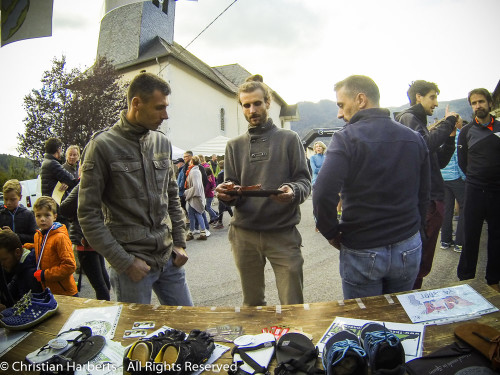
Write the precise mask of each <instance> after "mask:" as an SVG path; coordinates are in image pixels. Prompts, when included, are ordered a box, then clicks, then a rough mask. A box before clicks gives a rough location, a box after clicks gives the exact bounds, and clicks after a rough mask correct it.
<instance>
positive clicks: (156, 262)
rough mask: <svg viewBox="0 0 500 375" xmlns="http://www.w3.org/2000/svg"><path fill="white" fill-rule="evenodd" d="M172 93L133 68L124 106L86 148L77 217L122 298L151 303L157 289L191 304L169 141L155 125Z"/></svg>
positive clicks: (164, 297) (165, 297)
mask: <svg viewBox="0 0 500 375" xmlns="http://www.w3.org/2000/svg"><path fill="white" fill-rule="evenodd" d="M169 94H170V87H169V85H168V84H167V83H166V82H165V81H164V80H163V79H161V78H159V77H157V76H155V75H153V74H150V73H142V74H139V75H137V76H136V77H135V78H134V79H133V80H132V82H131V83H130V86H129V89H128V95H127V101H128V110H127V111H123V112H122V113H121V115H120V119H119V120H118V122H117V123H116V124H115V125H114V126H112V127H111V128H108V129H106V130H104V131H102V132H100V133H97V134H95V135H94V136H93V137H92V139H91V140H90V142H89V143H88V144H87V146H86V148H85V150H84V155H83V163H82V167H81V168H82V175H81V183H80V195H79V200H78V219H79V220H80V225H81V227H82V230H83V233H84V235H85V237H86V239H87V240H88V242H89V243H90V245H91V246H92V247H93V248H94V249H95V250H96V251H98V252H99V253H100V254H102V255H103V256H104V257H105V258H106V259H107V260H108V262H109V263H110V264H111V266H112V270H111V275H110V276H111V285H112V286H113V288H114V289H115V291H116V295H117V299H118V301H120V302H134V303H143V304H148V303H150V302H151V290H154V291H155V293H156V295H157V296H158V299H159V300H160V303H162V304H164V305H186V306H191V305H192V304H193V302H192V300H191V295H190V292H189V288H188V286H187V283H186V278H185V271H184V269H183V267H182V265H183V264H184V263H185V262H186V261H187V255H186V252H185V250H184V249H185V247H186V243H185V232H184V221H183V217H184V215H183V213H182V209H181V206H180V202H179V196H178V190H177V182H176V178H175V174H174V169H173V165H172V162H171V160H170V159H171V150H172V147H171V144H170V141H169V140H168V139H167V137H166V136H165V135H164V134H163V133H161V132H160V131H157V129H158V128H159V126H160V125H161V123H162V122H163V121H164V120H166V119H168V115H167V106H168V104H169V102H168V97H167V96H168V95H169ZM101 208H102V210H101ZM103 219H104V220H103ZM172 252H173V253H172ZM172 255H173V256H172Z"/></svg>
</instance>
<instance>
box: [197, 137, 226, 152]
mask: <svg viewBox="0 0 500 375" xmlns="http://www.w3.org/2000/svg"><path fill="white" fill-rule="evenodd" d="M229 139H230V138H228V137H224V136H223V135H219V136H217V137H215V138H212V139H209V140H208V141H206V142H203V143H201V144H199V145H198V146H196V147H193V148H192V149H191V151H192V152H193V154H195V155H199V154H201V155H213V154H216V155H224V154H225V152H226V143H227V141H229Z"/></svg>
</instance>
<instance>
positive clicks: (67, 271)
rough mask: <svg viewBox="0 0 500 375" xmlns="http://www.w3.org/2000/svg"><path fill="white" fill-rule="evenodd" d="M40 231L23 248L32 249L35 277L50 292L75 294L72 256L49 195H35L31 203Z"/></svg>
mask: <svg viewBox="0 0 500 375" xmlns="http://www.w3.org/2000/svg"><path fill="white" fill-rule="evenodd" d="M33 211H34V212H35V219H36V223H37V224H38V228H39V230H38V231H37V232H36V233H35V243H34V244H25V245H24V247H26V248H28V249H30V248H34V249H35V257H36V266H37V267H36V271H35V273H34V276H35V278H36V279H37V280H38V281H39V282H40V283H42V286H43V287H44V288H46V287H48V288H50V290H51V291H52V293H53V294H63V295H66V296H75V297H76V296H77V295H78V290H77V288H76V283H75V279H74V278H73V272H75V270H76V263H75V256H74V255H73V248H72V246H71V241H70V239H69V235H68V230H67V229H66V226H65V225H64V224H61V223H58V222H55V220H56V218H57V204H56V201H55V200H54V199H52V198H51V197H46V196H42V197H40V198H38V199H37V200H36V202H35V205H34V206H33Z"/></svg>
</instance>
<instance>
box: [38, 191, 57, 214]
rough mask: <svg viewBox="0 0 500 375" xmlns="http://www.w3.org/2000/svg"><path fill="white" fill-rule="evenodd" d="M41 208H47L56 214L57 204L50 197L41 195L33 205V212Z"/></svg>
mask: <svg viewBox="0 0 500 375" xmlns="http://www.w3.org/2000/svg"><path fill="white" fill-rule="evenodd" d="M42 208H47V209H48V210H49V211H50V212H52V213H53V214H57V203H56V201H55V200H54V199H53V198H52V197H47V196H45V195H42V196H41V197H40V198H38V199H37V200H36V202H35V204H34V205H33V211H35V212H36V211H38V210H41V209H42Z"/></svg>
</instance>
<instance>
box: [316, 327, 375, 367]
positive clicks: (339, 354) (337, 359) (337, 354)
mask: <svg viewBox="0 0 500 375" xmlns="http://www.w3.org/2000/svg"><path fill="white" fill-rule="evenodd" d="M322 360H323V367H324V368H325V371H326V374H327V375H340V374H342V375H349V374H352V375H358V374H359V375H366V374H367V373H368V361H367V356H366V352H365V350H363V348H362V347H361V344H360V342H359V338H358V336H356V335H355V334H354V333H352V332H351V331H348V330H345V331H340V332H337V333H336V334H334V335H333V336H332V337H330V338H329V339H328V341H327V342H326V344H325V347H324V348H323V359H322Z"/></svg>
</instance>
